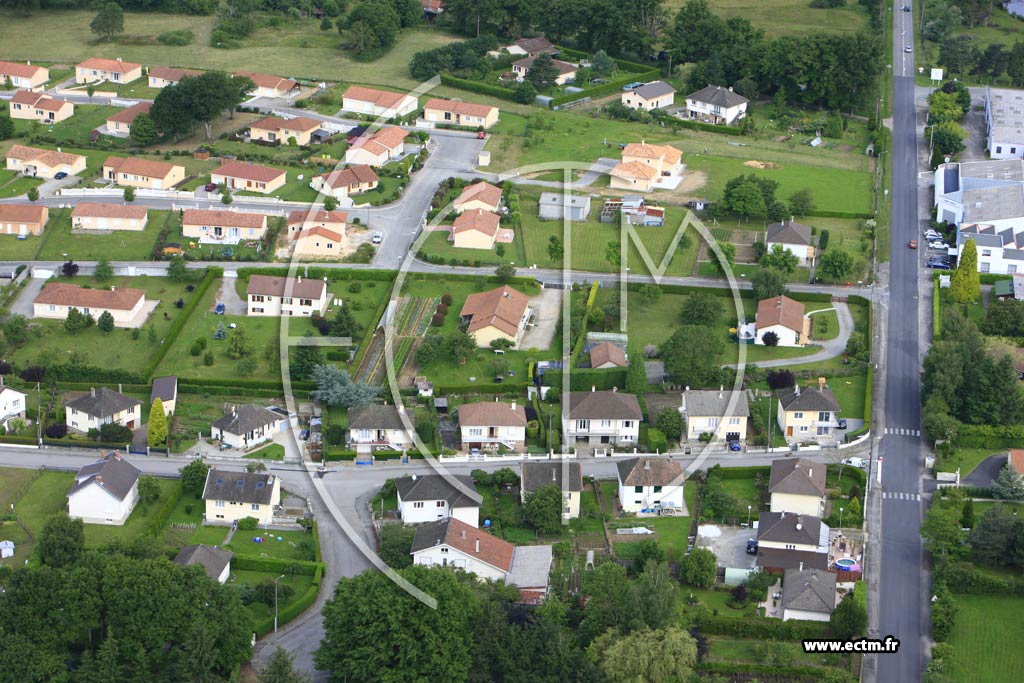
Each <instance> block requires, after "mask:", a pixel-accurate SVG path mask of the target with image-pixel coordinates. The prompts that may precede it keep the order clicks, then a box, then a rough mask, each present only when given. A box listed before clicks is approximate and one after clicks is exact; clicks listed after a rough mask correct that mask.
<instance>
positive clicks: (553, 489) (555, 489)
mask: <svg viewBox="0 0 1024 683" xmlns="http://www.w3.org/2000/svg"><path fill="white" fill-rule="evenodd" d="M523 518H524V519H525V520H526V523H527V524H529V525H530V526H531V527H533V528H534V529H536V530H537V531H538V532H540V533H542V534H546V535H549V536H550V535H555V534H557V533H558V532H559V531H561V529H562V489H561V488H559V486H558V484H547V485H545V486H541V487H540V488H538V489H537V490H535V491H533V492H531V493H528V494H526V504H525V505H524V506H523Z"/></svg>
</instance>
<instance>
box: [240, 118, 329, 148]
mask: <svg viewBox="0 0 1024 683" xmlns="http://www.w3.org/2000/svg"><path fill="white" fill-rule="evenodd" d="M319 128H320V122H319V121H317V120H316V119H311V118H308V117H305V116H298V117H296V118H294V119H282V118H279V117H277V116H268V117H267V118H265V119H260V120H259V121H257V122H256V123H252V124H249V136H250V138H251V139H253V140H262V141H264V142H277V143H281V144H288V143H289V142H290V140H291V139H292V138H294V139H295V144H297V145H308V144H309V143H310V138H311V136H312V134H313V131H315V130H318V129H319Z"/></svg>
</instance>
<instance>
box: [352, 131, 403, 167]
mask: <svg viewBox="0 0 1024 683" xmlns="http://www.w3.org/2000/svg"><path fill="white" fill-rule="evenodd" d="M408 135H409V133H408V132H407V131H405V130H403V129H402V128H398V127H397V126H388V127H386V128H381V129H380V130H378V131H377V132H376V133H374V134H373V135H371V136H370V137H368V138H360V139H359V140H357V141H356V143H355V144H354V145H352V146H351V147H349V148H348V149H347V150H345V163H346V164H365V165H367V166H374V167H380V166H383V165H384V164H386V163H387V162H389V161H391V160H392V159H396V158H398V157H399V156H401V154H402V152H403V151H404V150H405V138H406V137H408Z"/></svg>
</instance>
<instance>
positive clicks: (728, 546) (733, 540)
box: [695, 524, 757, 569]
mask: <svg viewBox="0 0 1024 683" xmlns="http://www.w3.org/2000/svg"><path fill="white" fill-rule="evenodd" d="M756 537H757V531H756V530H755V529H748V528H746V527H739V526H724V525H719V524H701V525H700V526H698V527H697V540H696V543H695V545H696V546H697V547H698V548H707V549H708V550H710V551H711V552H713V553H714V554H715V557H716V558H718V564H719V566H722V567H732V568H734V569H753V568H754V567H755V566H756V565H757V555H748V554H747V541H748V540H749V539H751V538H756Z"/></svg>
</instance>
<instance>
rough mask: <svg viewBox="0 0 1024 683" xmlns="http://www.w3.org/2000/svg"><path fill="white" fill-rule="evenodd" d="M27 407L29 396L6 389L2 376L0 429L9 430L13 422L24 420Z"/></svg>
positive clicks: (0, 386) (0, 384) (0, 378)
mask: <svg viewBox="0 0 1024 683" xmlns="http://www.w3.org/2000/svg"><path fill="white" fill-rule="evenodd" d="M27 405H28V396H27V395H25V394H23V393H21V392H20V391H17V390H15V389H12V388H10V387H5V386H4V384H3V376H2V375H0V427H3V428H4V429H8V428H9V427H10V422H11V420H14V419H22V420H24V419H25V409H26V407H27Z"/></svg>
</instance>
